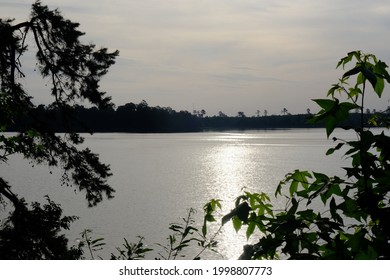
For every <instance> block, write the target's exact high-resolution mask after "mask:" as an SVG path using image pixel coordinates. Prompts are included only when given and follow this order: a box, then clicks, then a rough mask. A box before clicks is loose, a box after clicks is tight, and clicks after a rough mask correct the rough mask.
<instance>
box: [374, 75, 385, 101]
mask: <svg viewBox="0 0 390 280" xmlns="http://www.w3.org/2000/svg"><path fill="white" fill-rule="evenodd" d="M384 89H385V82H384V80H383V79H382V78H377V81H376V84H375V88H374V90H375V92H376V94H377V95H378V96H379V97H381V96H382V93H383V90H384Z"/></svg>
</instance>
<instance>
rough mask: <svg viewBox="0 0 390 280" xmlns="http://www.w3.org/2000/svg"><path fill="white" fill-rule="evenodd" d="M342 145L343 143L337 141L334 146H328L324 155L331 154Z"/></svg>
mask: <svg viewBox="0 0 390 280" xmlns="http://www.w3.org/2000/svg"><path fill="white" fill-rule="evenodd" d="M342 146H344V143H338V144H337V146H336V147H334V148H330V149H329V150H328V151H326V155H327V156H329V155H331V154H333V153H334V152H335V151H337V150H339V149H340V148H341V147H342Z"/></svg>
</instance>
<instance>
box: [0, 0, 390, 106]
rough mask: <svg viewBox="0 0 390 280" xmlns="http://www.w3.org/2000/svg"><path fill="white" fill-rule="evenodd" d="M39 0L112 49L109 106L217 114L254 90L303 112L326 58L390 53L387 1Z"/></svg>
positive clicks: (251, 102)
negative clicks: (142, 104)
mask: <svg viewBox="0 0 390 280" xmlns="http://www.w3.org/2000/svg"><path fill="white" fill-rule="evenodd" d="M27 2H30V3H31V2H32V1H18V2H17V3H19V4H12V3H14V2H12V3H11V2H7V3H8V4H7V5H6V6H5V9H6V10H7V11H8V12H7V13H8V14H10V15H11V14H13V13H16V11H17V14H18V15H22V18H26V16H27V15H28V13H29V12H28V11H26V10H25V8H23V5H26V4H25V3H27ZM22 4H23V5H22ZM43 4H48V5H49V6H50V7H52V8H53V7H54V8H56V7H58V8H59V9H60V11H62V12H63V14H64V15H65V16H66V17H70V18H71V19H72V20H74V21H77V22H80V24H81V26H80V29H81V30H82V31H85V32H86V36H85V38H84V40H86V41H88V42H90V41H91V42H94V43H96V44H97V45H98V46H100V45H102V46H107V47H109V48H110V49H112V50H114V49H119V50H120V56H121V57H120V58H119V60H118V63H117V64H116V65H115V66H114V67H113V68H112V69H111V71H110V72H109V75H108V76H107V77H106V78H105V79H104V86H105V88H107V91H108V92H109V93H110V94H112V95H113V99H114V101H115V102H116V103H118V104H122V103H124V102H129V101H130V100H131V99H132V98H136V99H139V100H142V99H147V101H148V102H149V103H150V104H156V105H164V106H171V107H173V108H179V109H185V108H180V106H182V105H185V104H192V103H196V104H203V106H201V107H204V108H205V109H206V111H210V112H218V111H219V110H221V109H222V108H219V107H222V106H224V107H225V108H233V107H234V106H238V104H240V105H241V104H242V105H241V106H242V107H241V108H240V110H244V111H245V108H248V110H251V111H253V110H254V107H256V105H255V104H256V96H257V97H258V102H259V103H261V104H264V106H267V105H266V104H267V103H268V104H269V108H268V109H269V111H270V112H272V108H271V107H272V106H274V107H275V111H276V112H279V111H280V109H279V108H277V109H276V107H280V106H278V105H277V104H276V102H281V101H282V100H283V99H284V98H286V96H288V98H290V97H291V96H294V98H290V99H289V103H290V108H289V111H291V112H294V108H295V110H296V111H302V110H306V108H307V105H306V101H307V100H310V99H313V98H320V97H323V96H324V93H325V92H326V89H327V87H328V86H329V85H331V84H332V83H334V82H336V81H337V78H338V75H339V74H340V72H338V71H335V65H336V63H337V60H338V59H339V58H340V57H342V56H344V55H345V54H346V53H347V52H348V51H351V50H355V49H361V50H363V51H366V52H373V53H375V54H377V55H378V56H379V58H380V59H382V60H384V61H390V54H389V52H388V45H389V44H390V38H389V37H388V36H386V35H387V33H388V31H387V30H388V26H390V18H389V17H388V15H389V13H390V3H387V1H381V0H356V1H350V0H327V1H311V0H296V1H289V0H261V1H260V0H197V1H194V0H164V1H161V0H142V1H140V0H95V1H79V0H77V1H76V0H68V1H65V0H47V1H43ZM17 5H22V6H17ZM19 8H20V9H22V8H23V11H21V10H20V11H19V10H18V9H19ZM3 11H4V9H3V8H2V11H1V12H0V13H2V12H3ZM15 17H16V16H15ZM265 92H266V93H267V94H265ZM270 92H272V94H271V93H270ZM286 92H288V94H287V95H286ZM260 93H262V94H260ZM218 100H222V101H223V102H226V104H221V103H223V102H222V101H220V102H217V101H218ZM134 101H135V102H136V101H137V100H134ZM159 102H165V104H158V103H159ZM167 103H170V104H167ZM301 104H305V105H301ZM199 106H200V105H199ZM285 106H287V105H285ZM302 106H305V108H301V107H302ZM187 107H188V106H187ZM227 113H228V112H227Z"/></svg>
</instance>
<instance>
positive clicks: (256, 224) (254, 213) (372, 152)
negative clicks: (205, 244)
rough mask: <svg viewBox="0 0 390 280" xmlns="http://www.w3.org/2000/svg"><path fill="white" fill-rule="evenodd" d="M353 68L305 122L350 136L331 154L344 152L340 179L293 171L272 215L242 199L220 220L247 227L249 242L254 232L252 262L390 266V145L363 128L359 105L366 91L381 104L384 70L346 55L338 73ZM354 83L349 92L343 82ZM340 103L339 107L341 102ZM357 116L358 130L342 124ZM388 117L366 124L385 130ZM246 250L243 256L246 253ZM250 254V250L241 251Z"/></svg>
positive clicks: (370, 59)
mask: <svg viewBox="0 0 390 280" xmlns="http://www.w3.org/2000/svg"><path fill="white" fill-rule="evenodd" d="M353 61H355V65H354V67H353V68H351V69H350V70H347V71H346V72H345V73H344V75H343V76H342V78H341V79H340V80H339V83H337V84H335V85H333V86H332V88H331V89H330V90H329V92H328V99H317V100H314V101H315V102H316V103H317V104H318V105H319V106H320V107H321V110H320V111H319V113H317V114H315V115H314V116H313V117H312V119H311V122H313V123H317V122H325V125H326V132H327V135H328V137H330V136H331V135H332V133H333V132H334V129H335V128H336V127H338V126H341V125H342V128H343V129H345V130H353V131H354V132H355V133H356V136H357V140H353V141H346V140H342V139H338V138H336V137H334V138H333V140H334V141H335V143H337V144H336V146H335V147H333V148H331V149H329V150H328V151H327V153H326V154H327V155H331V154H333V153H334V152H336V151H339V150H341V149H343V150H344V151H345V152H344V156H345V157H346V158H349V159H350V160H351V166H350V167H345V168H344V170H345V171H346V175H345V177H343V178H340V177H337V176H328V175H326V174H322V173H318V172H309V171H301V170H295V171H293V172H291V173H289V174H287V175H286V177H285V178H284V179H283V180H282V181H281V182H280V184H279V185H278V187H277V189H276V192H275V196H276V197H284V198H285V199H286V206H285V209H283V210H275V209H274V207H273V206H272V204H270V199H269V197H268V196H267V195H266V194H264V193H260V194H259V193H249V192H245V193H244V194H243V195H242V196H240V197H238V198H237V200H236V207H235V209H234V210H232V212H231V213H229V214H228V215H226V216H224V217H223V219H222V224H224V223H226V222H227V221H230V220H232V222H233V226H234V227H235V229H236V230H237V231H238V230H240V229H241V228H242V226H243V225H245V226H246V235H247V237H248V238H249V237H251V236H253V234H254V233H255V231H256V230H258V231H259V232H260V233H261V237H260V240H259V241H258V242H257V243H256V244H254V245H248V246H249V247H250V249H251V250H250V255H249V258H251V259H276V258H288V259H388V258H390V226H389V223H388V220H389V219H390V138H389V136H387V135H386V134H385V132H384V131H381V132H380V133H378V134H374V132H376V131H377V130H373V131H372V130H371V129H368V128H367V125H368V123H366V122H365V119H364V117H363V116H364V115H363V113H364V109H365V108H364V106H365V99H366V95H367V94H368V90H367V86H368V85H371V87H372V88H373V92H374V93H375V94H376V95H377V96H378V97H382V94H383V91H384V86H385V82H388V83H390V76H389V74H388V72H387V70H386V69H387V65H386V64H385V63H384V62H382V61H380V60H378V59H377V58H376V57H375V56H374V55H372V54H364V53H361V52H360V51H354V52H350V53H348V55H347V56H346V57H344V58H342V59H341V60H340V62H339V63H338V64H337V67H340V66H342V67H343V68H344V67H345V66H346V65H349V64H350V63H352V62H353ZM353 77H356V81H355V85H354V86H352V87H351V86H350V85H349V84H348V82H350V81H351V80H352V78H353ZM339 98H344V99H345V101H343V102H342V101H340V100H339ZM355 109H358V110H359V111H360V116H361V118H360V123H359V124H358V125H356V126H352V125H348V124H345V120H347V119H348V117H349V114H350V111H351V110H355ZM389 120H390V118H389V117H388V115H387V114H380V115H374V116H372V118H371V119H370V120H369V123H370V125H375V126H379V125H382V126H385V127H386V129H388V128H389ZM248 246H247V249H248ZM246 251H248V250H246Z"/></svg>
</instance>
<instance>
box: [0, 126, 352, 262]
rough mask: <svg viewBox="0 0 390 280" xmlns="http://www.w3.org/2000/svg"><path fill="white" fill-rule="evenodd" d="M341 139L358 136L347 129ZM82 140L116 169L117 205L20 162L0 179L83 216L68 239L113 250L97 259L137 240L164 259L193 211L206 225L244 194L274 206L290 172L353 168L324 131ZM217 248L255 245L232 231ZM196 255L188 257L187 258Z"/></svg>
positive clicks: (228, 252)
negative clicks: (87, 234)
mask: <svg viewBox="0 0 390 280" xmlns="http://www.w3.org/2000/svg"><path fill="white" fill-rule="evenodd" d="M335 135H336V136H340V137H344V138H348V139H350V138H351V137H353V134H352V133H351V132H345V131H341V130H337V131H336V132H335ZM83 136H85V138H86V143H85V145H87V146H88V147H90V148H91V149H92V151H94V152H96V153H98V154H100V157H101V160H102V161H103V162H104V163H107V164H110V166H111V169H112V172H113V174H114V175H113V176H112V177H111V178H110V184H111V185H112V186H113V188H114V189H115V190H116V193H115V198H114V199H112V200H105V201H104V202H102V203H100V204H99V205H98V206H97V207H94V208H88V207H87V203H86V201H85V200H84V194H83V193H78V192H77V191H76V192H75V191H74V189H72V188H69V187H61V186H60V182H59V178H60V176H61V173H60V171H59V170H56V169H52V170H49V169H48V168H47V167H46V166H34V167H33V166H32V165H31V164H29V163H28V162H26V161H25V160H22V159H21V158H19V157H13V158H11V159H10V161H9V162H8V164H2V165H1V169H0V176H2V177H3V178H4V179H5V180H6V181H8V182H9V183H10V184H11V186H13V189H14V192H16V193H18V194H21V195H22V196H25V197H26V198H27V200H28V201H40V202H44V199H43V196H44V195H46V194H48V195H49V196H50V198H51V199H52V200H54V201H55V202H56V203H60V204H61V205H62V207H63V209H64V214H65V215H77V216H79V217H80V219H79V220H78V221H76V222H75V223H73V224H72V227H71V231H70V232H66V234H67V236H68V238H69V240H70V244H75V242H76V239H77V238H78V237H79V236H80V235H79V233H80V232H81V231H82V230H83V229H86V228H89V229H92V230H93V233H94V237H95V238H98V237H103V238H104V239H105V242H106V243H107V245H106V246H105V249H104V250H102V251H99V252H98V253H97V255H100V256H101V257H103V258H109V256H110V252H115V247H118V246H120V245H121V244H122V243H123V238H127V240H128V241H129V242H135V241H137V238H136V236H137V235H140V236H144V237H145V241H146V243H148V244H150V246H151V247H152V248H154V249H155V251H154V252H152V253H151V254H149V255H148V257H149V258H154V257H157V252H159V251H161V248H159V247H158V246H156V245H154V243H163V244H166V238H167V237H168V235H169V233H170V231H169V230H168V227H169V224H170V223H173V222H180V221H181V218H182V217H185V216H186V215H187V211H188V209H189V208H194V209H197V211H198V212H197V215H196V216H195V218H196V219H197V222H198V224H199V225H200V224H201V223H202V214H203V212H202V207H203V205H204V204H205V203H206V202H208V201H209V200H210V199H212V198H218V199H221V200H222V201H223V202H222V205H223V211H222V212H221V214H226V213H228V212H229V211H230V210H231V209H232V208H234V199H235V198H236V197H237V196H239V195H240V194H242V190H243V188H245V190H248V191H256V192H265V193H267V194H269V195H270V197H271V198H272V199H273V198H274V192H275V188H276V187H277V185H278V183H279V181H280V180H281V179H283V178H284V175H285V174H286V173H288V172H291V171H293V170H295V169H302V170H313V171H317V172H324V173H327V174H329V175H339V176H342V175H343V174H344V173H342V172H341V171H342V170H341V169H340V167H342V166H345V165H347V162H346V161H347V160H346V159H343V158H342V157H341V155H342V154H341V153H335V154H334V155H332V156H325V152H326V151H327V149H328V148H330V147H331V146H333V141H332V140H327V138H326V134H325V130H324V129H291V130H267V131H231V132H203V133H177V134H176V133H173V134H123V133H106V134H94V135H87V134H85V135H83ZM49 171H51V173H49ZM278 203H280V202H278V201H276V202H275V204H276V205H278ZM3 215H4V213H3ZM216 227H217V225H216V226H214V227H213V229H216ZM218 241H219V247H218V248H219V251H220V252H221V253H222V255H223V256H218V255H206V257H209V258H216V259H217V258H222V259H231V258H237V257H238V256H239V255H240V253H241V251H242V246H243V245H244V244H246V243H247V242H249V243H250V242H252V243H254V242H256V240H255V239H253V240H249V241H246V238H245V232H244V231H243V232H241V233H240V234H236V233H235V231H234V230H233V228H232V226H231V225H230V224H228V225H226V226H225V227H224V228H223V230H222V232H221V233H220V235H219V236H218ZM197 251H199V248H195V249H194V250H192V249H191V250H189V251H188V252H187V255H188V258H191V257H193V256H194V255H196V253H197Z"/></svg>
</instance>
